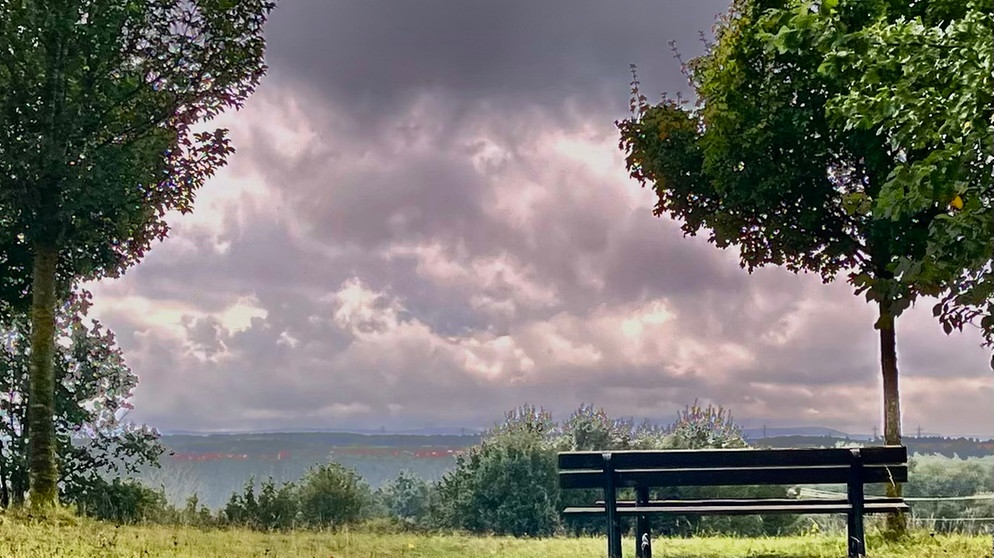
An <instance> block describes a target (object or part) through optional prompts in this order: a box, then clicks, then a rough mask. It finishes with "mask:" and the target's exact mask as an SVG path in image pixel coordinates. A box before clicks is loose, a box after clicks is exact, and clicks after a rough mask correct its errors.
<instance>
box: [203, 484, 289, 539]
mask: <svg viewBox="0 0 994 558" xmlns="http://www.w3.org/2000/svg"><path fill="white" fill-rule="evenodd" d="M187 507H190V503H189V502H187ZM193 507H194V508H196V503H194V504H193ZM299 509H300V504H299V502H298V499H297V495H296V493H295V487H294V485H293V483H283V484H282V485H280V486H279V488H277V487H276V483H275V482H274V481H273V479H272V478H269V479H268V480H266V482H263V483H262V486H261V487H260V490H259V495H258V497H257V496H256V494H255V480H254V479H250V480H249V481H248V482H247V483H245V487H244V488H243V489H242V493H241V494H238V493H234V494H232V495H231V498H230V499H229V500H228V503H227V505H225V507H224V516H225V518H226V519H227V522H228V523H229V524H233V525H240V526H243V527H248V528H250V529H261V530H266V531H269V530H274V529H290V528H292V527H294V525H296V522H297V516H298V513H299Z"/></svg>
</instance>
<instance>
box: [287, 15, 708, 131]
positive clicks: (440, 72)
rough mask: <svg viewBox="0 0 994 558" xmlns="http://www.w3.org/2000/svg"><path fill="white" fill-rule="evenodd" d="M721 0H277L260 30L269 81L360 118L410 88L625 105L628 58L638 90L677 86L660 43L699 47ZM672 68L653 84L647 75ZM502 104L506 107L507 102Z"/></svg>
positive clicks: (389, 105) (401, 101) (690, 49)
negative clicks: (264, 32) (296, 87)
mask: <svg viewBox="0 0 994 558" xmlns="http://www.w3.org/2000/svg"><path fill="white" fill-rule="evenodd" d="M727 5H728V2H727V1H724V0H707V1H701V0H668V1H648V0H647V1H621V2H602V1H599V0H559V1H549V2H533V1H530V0H507V1H501V2H454V1H450V0H428V1H421V2H389V1H382V0H373V1H369V0H347V1H339V0H335V1H327V2H319V1H305V0H298V1H294V2H285V3H283V4H282V5H281V6H280V8H279V9H278V10H277V11H276V13H275V14H274V15H273V18H272V21H271V22H270V23H269V27H268V37H269V40H270V42H269V51H268V57H269V60H270V62H271V65H272V72H273V77H274V79H277V80H280V81H285V82H289V83H295V84H300V85H303V86H305V87H307V88H309V89H311V90H312V91H318V92H320V93H321V94H322V95H325V96H326V97H327V98H328V99H329V100H333V101H334V102H336V103H340V104H342V105H344V106H348V107H349V108H350V109H352V110H354V111H356V112H358V113H360V114H363V115H364V116H365V117H367V118H369V117H373V116H374V115H375V116H376V117H378V116H383V115H385V116H387V117H389V116H391V115H394V114H395V113H396V112H397V111H398V110H399V109H400V108H402V107H404V106H406V104H407V103H409V102H410V101H411V96H412V94H414V93H416V92H419V91H423V90H436V91H440V92H441V94H442V95H443V96H444V97H445V98H447V99H451V100H452V101H453V102H454V103H456V104H461V103H462V102H463V101H465V100H467V99H479V98H486V99H488V100H489V101H491V102H495V103H505V102H506V103H510V104H511V105H518V106H520V105H521V104H526V103H537V104H542V105H545V106H550V107H551V106H555V107H559V106H561V104H562V102H563V101H564V99H566V98H570V97H574V98H576V99H578V100H579V101H580V103H581V105H582V106H583V108H584V109H585V110H590V109H591V108H594V109H595V110H598V111H602V110H605V109H607V111H608V112H614V113H616V112H618V111H619V110H624V107H625V106H626V99H625V96H624V95H625V91H626V84H627V82H628V79H629V75H628V66H629V64H631V63H635V64H638V65H639V66H640V67H642V68H644V69H645V71H644V74H645V81H646V86H647V88H646V90H647V91H649V92H651V93H655V92H658V91H662V90H664V89H665V90H669V91H671V92H675V91H677V90H679V89H682V88H683V83H682V80H681V79H680V76H679V73H678V66H677V64H676V63H675V62H673V61H672V53H671V52H670V48H669V46H668V43H669V41H676V43H677V44H678V45H679V47H680V48H681V50H682V51H683V52H684V53H686V54H687V55H692V54H696V53H698V52H699V51H700V50H701V49H702V46H701V44H700V40H699V33H701V32H708V31H709V30H710V27H711V24H712V23H713V19H714V16H715V15H716V14H718V13H720V12H723V11H724V10H725V9H726V8H727ZM662 70H665V74H667V75H668V76H675V78H674V79H671V80H670V81H668V82H666V83H663V82H661V81H659V80H658V79H653V75H655V76H659V75H661V74H663V73H664V72H663V71H662ZM506 108H509V109H511V110H513V109H514V108H515V106H507V107H506Z"/></svg>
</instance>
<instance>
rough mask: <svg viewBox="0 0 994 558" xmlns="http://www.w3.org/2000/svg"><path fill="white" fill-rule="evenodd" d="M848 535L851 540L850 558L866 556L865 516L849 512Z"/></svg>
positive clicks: (849, 545)
mask: <svg viewBox="0 0 994 558" xmlns="http://www.w3.org/2000/svg"><path fill="white" fill-rule="evenodd" d="M848 519H849V521H848V526H847V529H846V535H847V538H848V539H849V544H848V547H849V558H864V557H865V556H866V533H865V532H864V530H863V514H862V513H854V512H849V517H848Z"/></svg>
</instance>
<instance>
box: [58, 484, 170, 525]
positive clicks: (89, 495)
mask: <svg viewBox="0 0 994 558" xmlns="http://www.w3.org/2000/svg"><path fill="white" fill-rule="evenodd" d="M69 501H70V502H71V503H72V504H75V505H76V508H77V509H78V510H79V513H81V514H83V515H88V516H90V517H95V518H97V519H103V520H106V521H113V522H115V523H139V522H143V521H148V520H153V519H157V518H159V517H162V516H163V515H165V510H166V507H167V506H166V497H165V494H163V493H162V491H156V490H152V489H151V488H148V487H146V486H144V485H142V484H140V483H138V482H137V481H134V480H132V479H127V480H123V481H122V480H121V479H120V478H115V479H114V480H113V481H111V482H107V480H105V479H104V478H102V477H93V478H92V479H91V480H90V481H89V483H88V484H87V486H86V488H85V489H82V490H80V491H78V492H75V493H73V494H72V497H71V499H69Z"/></svg>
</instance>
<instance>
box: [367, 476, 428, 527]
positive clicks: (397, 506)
mask: <svg viewBox="0 0 994 558" xmlns="http://www.w3.org/2000/svg"><path fill="white" fill-rule="evenodd" d="M375 496H376V500H377V501H378V503H379V504H380V505H381V506H382V508H383V509H382V511H383V513H385V514H386V515H387V516H389V517H391V518H394V519H397V520H399V521H400V522H402V523H404V524H407V525H412V526H414V525H419V526H420V525H423V524H424V523H425V518H426V517H427V515H428V501H429V499H430V498H431V484H430V483H429V482H428V481H426V480H424V479H422V478H421V477H419V476H417V475H415V474H413V473H411V472H409V471H406V470H404V471H401V472H400V473H399V474H398V475H397V477H396V478H395V479H393V480H392V481H390V482H389V483H387V484H385V485H383V486H381V487H380V488H379V489H377V491H376V494H375Z"/></svg>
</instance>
